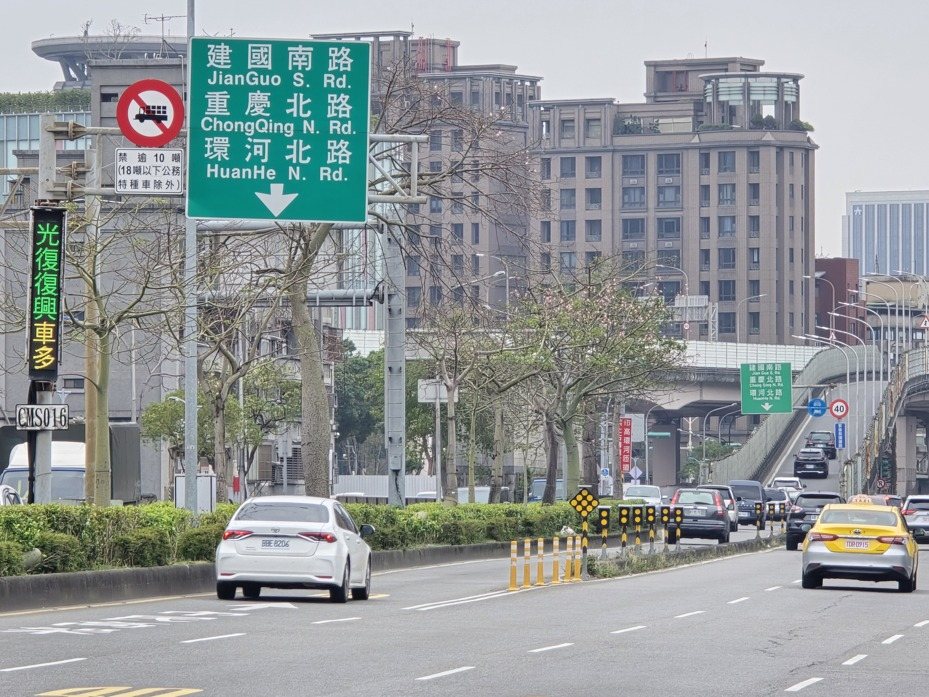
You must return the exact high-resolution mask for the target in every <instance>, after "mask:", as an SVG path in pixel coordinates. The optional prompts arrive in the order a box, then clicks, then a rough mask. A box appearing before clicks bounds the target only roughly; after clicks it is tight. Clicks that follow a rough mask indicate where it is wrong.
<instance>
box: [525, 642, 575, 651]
mask: <svg viewBox="0 0 929 697" xmlns="http://www.w3.org/2000/svg"><path fill="white" fill-rule="evenodd" d="M568 646H574V644H573V643H567V644H555V645H554V646H543V647H542V648H541V649H529V653H542V652H543V651H554V650H555V649H563V648H566V647H568Z"/></svg>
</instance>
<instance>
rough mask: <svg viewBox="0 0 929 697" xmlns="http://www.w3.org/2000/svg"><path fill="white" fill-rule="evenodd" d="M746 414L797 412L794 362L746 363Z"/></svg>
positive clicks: (742, 373)
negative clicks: (792, 368)
mask: <svg viewBox="0 0 929 697" xmlns="http://www.w3.org/2000/svg"><path fill="white" fill-rule="evenodd" d="M740 368H741V377H742V413H743V414H789V413H790V412H792V411H793V391H792V390H793V378H792V376H791V371H790V363H742V365H741V366H740Z"/></svg>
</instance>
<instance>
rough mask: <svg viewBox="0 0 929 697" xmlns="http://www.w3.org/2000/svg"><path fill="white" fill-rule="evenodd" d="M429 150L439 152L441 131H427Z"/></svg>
mask: <svg viewBox="0 0 929 697" xmlns="http://www.w3.org/2000/svg"><path fill="white" fill-rule="evenodd" d="M429 150H430V151H432V152H441V150H442V131H438V130H436V131H429Z"/></svg>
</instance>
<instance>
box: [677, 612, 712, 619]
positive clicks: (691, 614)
mask: <svg viewBox="0 0 929 697" xmlns="http://www.w3.org/2000/svg"><path fill="white" fill-rule="evenodd" d="M704 612H706V610H694V611H693V612H685V613H684V614H683V615H675V616H674V619H676V620H680V619H684V618H685V617H693V616H694V615H702V614H703V613H704Z"/></svg>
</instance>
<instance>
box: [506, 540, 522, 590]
mask: <svg viewBox="0 0 929 697" xmlns="http://www.w3.org/2000/svg"><path fill="white" fill-rule="evenodd" d="M518 555H519V546H518V543H517V542H516V540H513V541H512V542H510V585H509V587H508V588H507V590H509V591H515V590H517V589H518V588H519V587H518V586H517V585H516V566H517V564H518V558H519V557H518Z"/></svg>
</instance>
